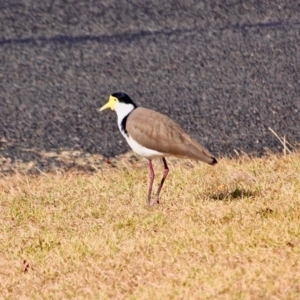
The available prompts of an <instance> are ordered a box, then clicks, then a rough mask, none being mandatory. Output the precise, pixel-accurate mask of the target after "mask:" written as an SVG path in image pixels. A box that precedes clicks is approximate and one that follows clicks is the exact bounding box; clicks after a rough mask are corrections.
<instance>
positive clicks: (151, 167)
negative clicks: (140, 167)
mask: <svg viewBox="0 0 300 300" xmlns="http://www.w3.org/2000/svg"><path fill="white" fill-rule="evenodd" d="M149 171H150V174H149V177H150V182H149V189H148V205H150V202H151V195H152V186H153V180H154V177H155V174H154V170H153V166H152V162H151V159H149Z"/></svg>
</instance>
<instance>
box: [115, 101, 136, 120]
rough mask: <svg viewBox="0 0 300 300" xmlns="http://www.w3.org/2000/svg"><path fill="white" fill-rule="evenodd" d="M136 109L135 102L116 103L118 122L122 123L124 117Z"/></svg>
mask: <svg viewBox="0 0 300 300" xmlns="http://www.w3.org/2000/svg"><path fill="white" fill-rule="evenodd" d="M133 110H134V106H133V104H127V103H122V102H118V103H116V104H115V111H116V113H117V116H118V124H119V125H120V124H121V122H122V121H123V119H124V118H125V117H126V116H127V115H128V114H129V113H131V112H132V111H133Z"/></svg>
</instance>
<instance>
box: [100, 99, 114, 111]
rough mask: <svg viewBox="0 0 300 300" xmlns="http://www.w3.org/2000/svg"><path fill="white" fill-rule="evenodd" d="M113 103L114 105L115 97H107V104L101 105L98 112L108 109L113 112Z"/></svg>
mask: <svg viewBox="0 0 300 300" xmlns="http://www.w3.org/2000/svg"><path fill="white" fill-rule="evenodd" d="M115 103H116V100H115V97H112V96H109V99H108V102H107V103H106V104H105V105H103V106H102V107H101V108H100V109H99V111H102V110H104V109H107V108H110V109H111V110H114V109H115Z"/></svg>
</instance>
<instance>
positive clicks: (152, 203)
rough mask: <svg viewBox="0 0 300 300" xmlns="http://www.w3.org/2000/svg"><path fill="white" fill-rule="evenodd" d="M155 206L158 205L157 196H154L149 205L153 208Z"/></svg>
mask: <svg viewBox="0 0 300 300" xmlns="http://www.w3.org/2000/svg"><path fill="white" fill-rule="evenodd" d="M155 204H159V197H158V196H155V197H154V199H153V201H152V202H151V203H150V205H151V206H153V205H155Z"/></svg>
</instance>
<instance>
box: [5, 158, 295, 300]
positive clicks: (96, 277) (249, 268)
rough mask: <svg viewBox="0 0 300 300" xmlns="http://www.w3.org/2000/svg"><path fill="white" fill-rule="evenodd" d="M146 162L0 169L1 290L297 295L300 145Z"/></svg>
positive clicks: (42, 294) (71, 294)
mask: <svg viewBox="0 0 300 300" xmlns="http://www.w3.org/2000/svg"><path fill="white" fill-rule="evenodd" d="M155 166H156V171H157V177H159V179H160V177H161V174H162V166H161V165H160V164H158V162H157V163H156V164H155ZM147 172H148V170H147V168H146V162H144V161H143V162H140V161H137V162H135V163H134V162H132V163H128V161H127V160H123V161H122V160H121V161H120V164H119V167H118V168H106V169H103V170H99V171H98V173H97V174H78V173H77V174H76V173H74V172H73V173H71V172H67V173H64V172H61V173H56V174H41V175H40V176H28V175H20V174H16V175H12V176H9V177H2V178H0V212H1V219H0V231H1V233H0V265H1V267H0V290H1V292H0V295H1V297H2V298H1V299H296V298H298V297H299V294H300V275H299V274H300V260H299V257H300V256H299V255H300V179H299V174H300V153H296V154H290V155H287V156H284V157H278V156H275V155H269V156H267V157H264V158H260V159H259V158H254V159H250V158H247V157H242V158H240V159H237V160H229V159H222V160H221V161H220V164H219V165H217V166H215V167H210V166H206V165H204V164H194V163H186V162H184V161H182V162H177V161H175V160H172V161H171V163H170V174H169V177H168V178H167V181H166V185H165V187H164V189H163V191H162V195H161V204H160V205H159V206H156V207H153V208H149V207H146V205H145V204H146V194H147V184H148V173H147Z"/></svg>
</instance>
